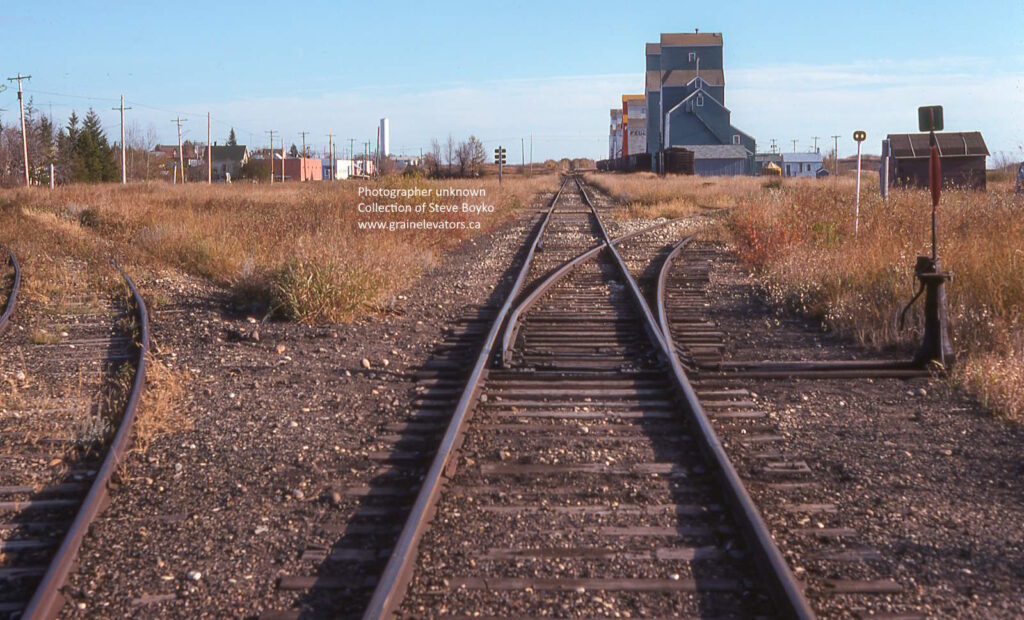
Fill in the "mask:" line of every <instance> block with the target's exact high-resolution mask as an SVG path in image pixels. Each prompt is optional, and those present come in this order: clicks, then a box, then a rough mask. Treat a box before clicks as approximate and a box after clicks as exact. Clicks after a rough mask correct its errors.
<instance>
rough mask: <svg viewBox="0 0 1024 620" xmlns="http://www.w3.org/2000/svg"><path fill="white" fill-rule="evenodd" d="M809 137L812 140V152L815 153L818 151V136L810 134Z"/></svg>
mask: <svg viewBox="0 0 1024 620" xmlns="http://www.w3.org/2000/svg"><path fill="white" fill-rule="evenodd" d="M811 139H812V140H814V152H815V153H817V152H818V140H819V139H820V138H819V137H818V136H811Z"/></svg>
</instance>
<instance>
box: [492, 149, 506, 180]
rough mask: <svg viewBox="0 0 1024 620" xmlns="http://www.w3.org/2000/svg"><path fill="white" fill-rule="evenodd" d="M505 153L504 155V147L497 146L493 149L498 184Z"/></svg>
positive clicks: (503, 165)
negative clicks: (496, 165)
mask: <svg viewBox="0 0 1024 620" xmlns="http://www.w3.org/2000/svg"><path fill="white" fill-rule="evenodd" d="M505 155H506V153H505V147H503V146H499V147H498V148H496V149H494V163H496V164H498V184H499V185H501V173H502V169H503V168H504V167H505V163H506V160H505Z"/></svg>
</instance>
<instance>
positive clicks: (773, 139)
mask: <svg viewBox="0 0 1024 620" xmlns="http://www.w3.org/2000/svg"><path fill="white" fill-rule="evenodd" d="M778 148H779V144H778V142H777V141H776V140H775V138H772V153H773V154H774V153H775V152H776V150H777V149H778Z"/></svg>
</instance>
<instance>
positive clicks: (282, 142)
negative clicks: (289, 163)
mask: <svg viewBox="0 0 1024 620" xmlns="http://www.w3.org/2000/svg"><path fill="white" fill-rule="evenodd" d="M270 161H274V160H273V159H271V160H270ZM281 184H282V185H283V184H284V138H283V137H282V138H281Z"/></svg>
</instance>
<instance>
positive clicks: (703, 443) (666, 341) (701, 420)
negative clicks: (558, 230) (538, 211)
mask: <svg viewBox="0 0 1024 620" xmlns="http://www.w3.org/2000/svg"><path fill="white" fill-rule="evenodd" d="M576 185H577V187H579V189H580V193H581V194H582V195H583V199H584V201H585V202H586V203H587V206H589V207H590V208H591V210H593V212H594V214H595V215H596V214H597V210H596V209H594V205H593V204H592V203H591V202H590V198H589V197H588V196H587V192H586V190H585V189H584V188H583V184H582V183H581V182H580V180H579V178H576ZM598 222H599V223H600V222H601V218H600V217H598ZM600 228H601V234H602V236H603V237H604V238H605V241H606V242H607V241H609V237H608V231H607V230H605V228H604V224H603V223H600ZM681 247H682V246H678V247H677V248H675V249H676V250H680V249H681ZM608 249H609V252H611V254H612V256H613V257H614V259H615V262H616V264H617V265H618V267H619V270H620V271H621V272H622V277H623V278H625V280H626V281H627V283H628V285H629V289H630V291H631V292H632V294H633V299H634V301H635V302H636V304H637V306H638V307H639V308H640V311H641V314H642V315H643V317H644V328H645V330H646V331H647V333H648V334H649V335H650V336H651V340H652V341H654V342H655V343H656V344H657V346H658V347H659V348H660V349H661V353H662V355H663V356H664V358H665V360H666V362H667V363H668V364H669V366H670V367H671V369H672V376H673V378H674V382H675V384H676V387H677V388H678V389H679V391H680V393H681V394H682V396H683V399H684V401H685V403H686V408H687V409H688V410H689V412H690V414H691V416H692V421H693V424H694V425H695V427H696V430H697V431H698V432H697V433H696V436H697V440H698V442H699V443H700V447H701V450H702V451H703V452H704V453H705V454H706V455H707V456H708V458H710V459H711V460H712V461H714V463H715V465H716V466H717V469H716V471H717V473H718V476H719V478H721V481H722V483H723V487H724V488H723V490H724V492H725V495H726V498H727V501H728V502H729V503H730V504H731V506H732V508H733V512H734V515H735V517H736V520H737V521H738V522H739V525H740V529H741V530H742V532H743V536H744V538H745V539H746V541H747V544H748V545H749V546H750V548H751V550H752V552H753V555H754V559H755V562H756V563H757V566H758V568H759V569H761V573H762V574H763V575H764V576H765V577H766V578H767V579H768V580H769V581H768V584H767V585H768V591H769V594H770V595H771V597H772V600H773V601H774V602H775V604H776V606H777V607H778V608H779V611H780V612H781V613H782V614H783V615H785V616H786V617H789V618H799V619H801V620H809V619H811V618H814V617H815V614H814V610H813V609H811V606H810V604H809V603H808V602H807V599H806V598H805V597H804V593H803V588H802V587H801V585H800V582H798V581H797V579H796V577H795V576H794V575H793V572H792V571H791V570H790V569H789V565H788V564H786V560H785V559H784V558H783V557H782V552H781V551H779V548H778V546H777V545H776V544H775V541H774V539H773V538H772V535H771V532H769V531H768V526H767V525H765V522H764V519H763V518H762V517H761V513H760V512H759V511H758V510H757V506H755V504H754V501H753V499H751V497H750V495H749V494H748V493H747V490H746V489H745V488H744V486H743V482H742V480H741V479H740V477H739V474H737V473H736V469H735V468H734V467H733V466H732V463H731V462H730V461H729V457H728V455H727V454H726V453H725V449H724V448H723V447H722V444H721V442H720V441H719V440H718V435H717V434H716V433H715V429H714V427H713V426H712V425H711V421H710V420H709V419H708V417H707V414H705V413H704V408H703V407H702V406H701V404H700V399H698V398H697V393H696V392H695V391H694V389H693V386H692V385H690V381H689V379H687V378H686V374H685V373H684V372H683V368H682V365H681V364H680V363H679V358H678V357H677V356H676V355H675V351H674V349H673V348H672V347H671V338H670V337H669V335H668V334H665V333H663V332H662V330H661V329H660V327H659V323H658V322H657V321H655V319H654V316H653V315H652V314H651V309H650V307H649V306H648V304H647V301H646V299H645V298H644V295H643V293H642V292H641V291H640V287H639V286H637V283H636V280H635V279H633V276H632V274H630V272H629V269H628V267H627V266H626V263H625V261H623V260H622V256H620V255H619V252H618V250H616V249H615V247H614V246H609V248H608ZM676 255H678V252H676ZM666 262H667V263H668V264H669V265H671V262H670V261H666ZM662 270H665V267H664V266H663V267H662ZM664 282H665V280H664V279H663V278H661V277H660V275H659V278H658V288H659V293H658V299H659V300H663V299H664V293H663V290H661V289H662V287H663V284H664ZM659 312H661V314H663V315H664V309H663V308H659Z"/></svg>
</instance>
